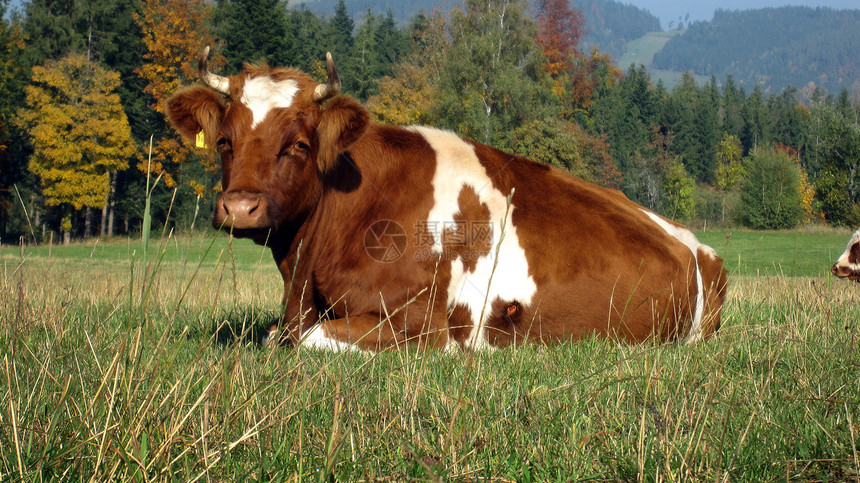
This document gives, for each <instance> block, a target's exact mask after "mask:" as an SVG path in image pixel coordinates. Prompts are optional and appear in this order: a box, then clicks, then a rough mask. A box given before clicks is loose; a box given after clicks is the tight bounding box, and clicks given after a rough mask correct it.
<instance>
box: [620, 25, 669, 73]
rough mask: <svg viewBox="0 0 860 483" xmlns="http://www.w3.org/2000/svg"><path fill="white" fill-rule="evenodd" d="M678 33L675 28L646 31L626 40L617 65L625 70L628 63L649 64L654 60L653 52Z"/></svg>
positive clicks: (657, 50) (628, 65)
mask: <svg viewBox="0 0 860 483" xmlns="http://www.w3.org/2000/svg"><path fill="white" fill-rule="evenodd" d="M680 33H681V32H679V31H677V30H672V31H669V32H648V33H647V34H645V35H643V36H642V37H640V38H638V39H636V40H633V41H630V42H627V45H626V50H625V52H624V55H622V56H621V58H620V59H619V60H618V67H620V68H621V69H624V70H626V69H627V68H628V67H630V64H635V65H639V64H642V65H644V66H646V67H647V66H650V65H651V62H652V61H653V60H654V54H656V53H657V52H659V51H660V49H662V48H663V46H664V45H666V42H668V41H669V39H671V38H672V37H674V36H675V35H679V34H680Z"/></svg>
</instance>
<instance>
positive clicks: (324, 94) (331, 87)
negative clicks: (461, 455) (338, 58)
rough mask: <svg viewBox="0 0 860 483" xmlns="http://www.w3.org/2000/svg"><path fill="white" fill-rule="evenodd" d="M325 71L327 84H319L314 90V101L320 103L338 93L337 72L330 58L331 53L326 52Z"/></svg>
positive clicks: (338, 79) (338, 80)
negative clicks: (326, 72)
mask: <svg viewBox="0 0 860 483" xmlns="http://www.w3.org/2000/svg"><path fill="white" fill-rule="evenodd" d="M325 60H326V70H327V71H328V83H326V84H319V85H318V86H317V88H316V89H314V100H315V101H317V102H322V101H324V100H326V99H331V98H332V97H334V96H336V95H337V94H338V93H339V92H340V78H339V77H338V76H337V70H336V69H335V68H334V59H332V58H331V52H326V54H325Z"/></svg>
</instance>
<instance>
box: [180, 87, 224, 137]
mask: <svg viewBox="0 0 860 483" xmlns="http://www.w3.org/2000/svg"><path fill="white" fill-rule="evenodd" d="M167 117H168V118H170V123H171V124H173V127H175V128H176V130H177V131H179V132H180V133H181V134H182V135H183V136H185V137H187V138H189V139H194V138H195V137H196V136H197V134H198V133H199V132H200V131H203V134H204V136H205V138H206V140H207V144H209V146H213V145H214V144H215V141H214V139H215V136H216V135H217V134H218V127H219V126H220V125H221V120H222V119H223V117H224V106H223V105H222V104H221V99H220V97H219V95H218V94H217V93H215V92H213V91H212V90H210V89H207V88H205V87H200V86H198V87H191V88H188V89H183V90H181V91H179V92H177V93H176V94H174V95H172V96H170V98H168V99H167ZM210 140H211V141H210Z"/></svg>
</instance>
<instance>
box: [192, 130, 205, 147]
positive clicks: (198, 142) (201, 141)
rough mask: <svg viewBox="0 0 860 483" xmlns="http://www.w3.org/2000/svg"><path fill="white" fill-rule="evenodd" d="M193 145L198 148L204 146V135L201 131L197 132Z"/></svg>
mask: <svg viewBox="0 0 860 483" xmlns="http://www.w3.org/2000/svg"><path fill="white" fill-rule="evenodd" d="M194 141H195V145H196V146H197V147H198V148H200V149H205V148H206V136H204V135H203V131H200V132H199V133H197V138H196V139H195V140H194Z"/></svg>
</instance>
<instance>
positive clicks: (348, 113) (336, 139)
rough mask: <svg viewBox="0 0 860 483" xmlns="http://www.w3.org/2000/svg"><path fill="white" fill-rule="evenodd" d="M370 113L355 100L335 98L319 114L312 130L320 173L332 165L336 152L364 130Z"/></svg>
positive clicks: (345, 148)
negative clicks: (314, 134) (315, 125)
mask: <svg viewBox="0 0 860 483" xmlns="http://www.w3.org/2000/svg"><path fill="white" fill-rule="evenodd" d="M369 123H370V115H369V114H368V113H367V110H366V109H365V108H364V107H362V105H361V104H359V103H358V101H356V100H355V99H352V98H351V97H336V98H334V99H332V100H331V101H329V104H328V106H326V107H325V109H323V111H322V112H321V113H320V122H319V125H318V126H317V130H316V138H317V139H316V141H317V143H316V144H317V166H318V167H319V170H320V172H321V173H326V172H328V171H329V170H330V169H331V168H333V167H334V165H335V162H336V161H337V157H338V155H339V154H340V153H342V152H344V151H346V150H347V149H349V146H350V145H351V144H352V143H354V142H356V141H358V139H359V138H361V136H363V135H364V133H365V131H367V126H368V124H369Z"/></svg>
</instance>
